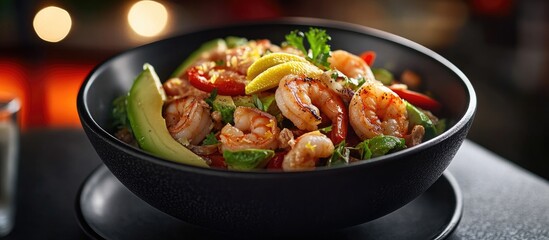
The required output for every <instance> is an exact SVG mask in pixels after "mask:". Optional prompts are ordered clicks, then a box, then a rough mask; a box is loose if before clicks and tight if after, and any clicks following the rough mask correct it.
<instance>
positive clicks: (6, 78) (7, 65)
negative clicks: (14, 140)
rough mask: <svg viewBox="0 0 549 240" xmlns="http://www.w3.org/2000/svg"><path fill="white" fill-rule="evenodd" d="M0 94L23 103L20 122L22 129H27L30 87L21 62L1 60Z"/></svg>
mask: <svg viewBox="0 0 549 240" xmlns="http://www.w3.org/2000/svg"><path fill="white" fill-rule="evenodd" d="M0 94H2V95H9V96H15V97H17V98H19V100H20V102H21V110H20V113H19V114H20V115H19V121H20V123H21V128H22V129H25V128H26V127H27V125H28V121H27V119H28V117H29V115H28V114H29V87H28V85H27V82H26V76H25V71H24V70H23V66H22V64H21V63H20V62H18V61H15V60H11V59H5V60H4V59H0Z"/></svg>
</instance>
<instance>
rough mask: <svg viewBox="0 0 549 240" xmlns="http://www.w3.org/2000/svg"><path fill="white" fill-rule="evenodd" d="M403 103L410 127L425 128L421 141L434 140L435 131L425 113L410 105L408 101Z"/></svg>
mask: <svg viewBox="0 0 549 240" xmlns="http://www.w3.org/2000/svg"><path fill="white" fill-rule="evenodd" d="M404 102H406V111H407V112H408V120H409V121H410V124H411V125H412V126H415V125H421V126H423V127H424V128H425V135H424V136H423V140H424V141H425V140H427V139H431V138H434V137H435V136H436V135H437V129H436V128H435V125H434V124H433V121H431V119H430V118H429V117H428V116H427V115H426V114H425V113H423V112H422V111H421V110H419V109H418V108H417V107H415V106H414V105H412V104H410V103H409V102H408V101H404Z"/></svg>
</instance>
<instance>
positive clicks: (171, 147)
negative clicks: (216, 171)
mask: <svg viewBox="0 0 549 240" xmlns="http://www.w3.org/2000/svg"><path fill="white" fill-rule="evenodd" d="M165 100H166V94H165V92H164V89H163V88H162V83H161V82H160V80H159V78H158V75H156V72H155V71H154V68H153V67H152V66H151V65H149V64H145V65H144V66H143V71H142V72H141V74H139V76H137V78H136V79H135V80H134V82H133V85H132V87H131V89H130V92H129V94H128V97H127V99H126V111H127V115H128V120H129V122H130V125H131V128H132V130H133V133H134V136H135V139H136V140H137V142H138V144H139V147H140V148H141V149H143V150H145V151H147V152H149V153H151V154H153V155H156V156H158V157H161V158H165V159H167V160H171V161H174V162H180V163H185V164H190V165H196V166H201V167H208V164H206V162H205V161H204V160H203V159H202V158H201V157H199V156H198V155H196V154H194V153H193V152H191V151H190V150H189V149H187V148H186V147H184V146H183V145H181V144H180V143H179V142H177V141H176V140H175V139H173V137H172V136H171V135H170V133H169V132H168V128H167V127H166V121H165V120H164V118H163V117H162V106H163V105H164V101H165Z"/></svg>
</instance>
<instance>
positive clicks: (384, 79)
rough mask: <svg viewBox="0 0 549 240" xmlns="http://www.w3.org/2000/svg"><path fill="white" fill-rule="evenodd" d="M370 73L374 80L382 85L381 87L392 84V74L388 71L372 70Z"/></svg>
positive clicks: (381, 69) (382, 69)
mask: <svg viewBox="0 0 549 240" xmlns="http://www.w3.org/2000/svg"><path fill="white" fill-rule="evenodd" d="M372 73H373V74H374V77H375V78H376V80H378V81H380V82H381V83H383V85H390V84H391V82H393V79H394V77H393V74H392V73H391V72H389V70H387V69H384V68H372Z"/></svg>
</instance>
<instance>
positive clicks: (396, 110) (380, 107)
mask: <svg viewBox="0 0 549 240" xmlns="http://www.w3.org/2000/svg"><path fill="white" fill-rule="evenodd" d="M349 119H350V123H351V126H352V127H353V129H354V130H355V132H356V134H357V135H358V136H359V137H360V139H362V140H364V139H367V138H372V137H375V136H378V135H382V134H383V135H392V136H395V137H404V136H405V134H406V131H407V130H408V119H407V111H406V104H405V103H404V101H403V100H402V99H401V98H400V97H399V96H398V95H396V93H394V92H393V91H391V90H390V89H389V88H387V87H385V86H383V84H382V83H381V82H377V81H375V80H372V81H366V83H364V85H362V87H361V88H360V89H359V90H358V91H357V92H356V93H355V95H354V96H353V99H352V100H351V103H350V104H349Z"/></svg>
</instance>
